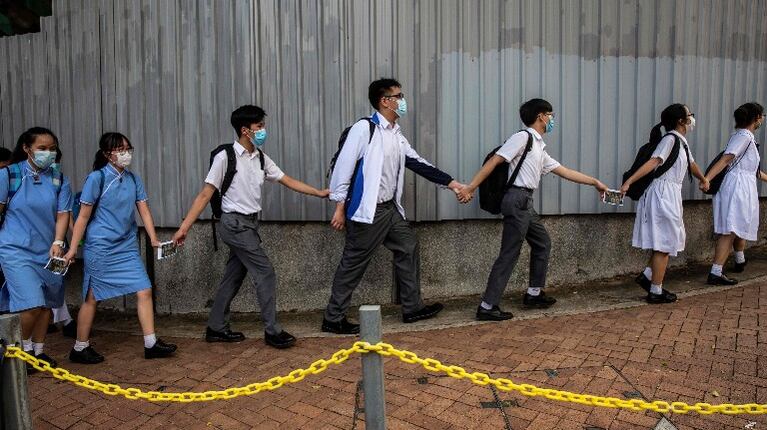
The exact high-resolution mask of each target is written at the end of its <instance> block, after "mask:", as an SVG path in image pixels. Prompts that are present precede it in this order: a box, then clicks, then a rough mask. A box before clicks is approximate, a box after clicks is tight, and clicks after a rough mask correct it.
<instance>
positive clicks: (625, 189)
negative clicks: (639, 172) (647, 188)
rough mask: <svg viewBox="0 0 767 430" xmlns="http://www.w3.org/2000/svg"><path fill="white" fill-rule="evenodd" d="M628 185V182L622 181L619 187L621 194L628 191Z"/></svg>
mask: <svg viewBox="0 0 767 430" xmlns="http://www.w3.org/2000/svg"><path fill="white" fill-rule="evenodd" d="M630 186H631V184H629V183H628V182H624V183H623V185H621V189H620V191H621V194H623V195H624V196H625V195H626V193H628V192H629V187H630Z"/></svg>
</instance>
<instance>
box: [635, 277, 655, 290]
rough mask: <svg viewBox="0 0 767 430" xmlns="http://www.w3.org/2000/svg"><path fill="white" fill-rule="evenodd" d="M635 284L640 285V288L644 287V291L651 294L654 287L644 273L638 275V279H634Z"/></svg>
mask: <svg viewBox="0 0 767 430" xmlns="http://www.w3.org/2000/svg"><path fill="white" fill-rule="evenodd" d="M634 282H636V283H637V284H639V286H640V287H642V289H643V290H645V291H646V292H648V293H649V292H650V286H651V285H652V281H650V280H649V279H647V276H645V275H644V272H642V273H640V274H639V275H637V277H636V278H635V279H634Z"/></svg>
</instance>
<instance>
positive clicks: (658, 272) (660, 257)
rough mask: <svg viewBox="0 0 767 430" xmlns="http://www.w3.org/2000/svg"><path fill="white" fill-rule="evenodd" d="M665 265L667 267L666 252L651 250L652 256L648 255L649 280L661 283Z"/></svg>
mask: <svg viewBox="0 0 767 430" xmlns="http://www.w3.org/2000/svg"><path fill="white" fill-rule="evenodd" d="M666 267H668V254H666V253H665V252H658V251H653V252H652V257H650V268H651V269H652V279H651V281H652V283H653V284H655V285H661V284H663V278H664V277H665V276H666Z"/></svg>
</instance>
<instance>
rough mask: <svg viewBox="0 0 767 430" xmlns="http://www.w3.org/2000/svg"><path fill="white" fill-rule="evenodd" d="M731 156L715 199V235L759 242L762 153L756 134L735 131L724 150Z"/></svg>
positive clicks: (741, 130)
mask: <svg viewBox="0 0 767 430" xmlns="http://www.w3.org/2000/svg"><path fill="white" fill-rule="evenodd" d="M724 153H725V154H732V155H733V156H734V157H735V158H733V159H732V161H731V162H730V165H729V166H728V167H729V168H730V170H729V171H728V172H727V174H726V175H725V176H724V180H723V181H722V187H721V188H719V192H718V193H716V194H715V195H714V233H716V234H730V233H734V234H735V235H736V236H738V237H740V238H742V239H746V240H757V236H756V234H757V230H758V229H759V194H758V192H757V190H756V179H757V178H756V174H757V172H758V171H759V161H760V158H759V149H758V148H757V147H756V139H755V138H754V134H753V133H751V132H750V131H748V130H744V129H739V130H735V131H734V132H733V133H732V135H730V141H729V142H727V147H726V148H725V149H724Z"/></svg>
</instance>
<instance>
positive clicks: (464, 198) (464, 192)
mask: <svg viewBox="0 0 767 430" xmlns="http://www.w3.org/2000/svg"><path fill="white" fill-rule="evenodd" d="M456 194H457V196H456V197H457V198H458V201H459V202H461V203H468V202H469V201H471V199H472V198H474V190H472V189H471V187H470V186H468V185H465V186H464V187H463V188H461V189H460V190H459V191H458V192H457V193H456Z"/></svg>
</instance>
